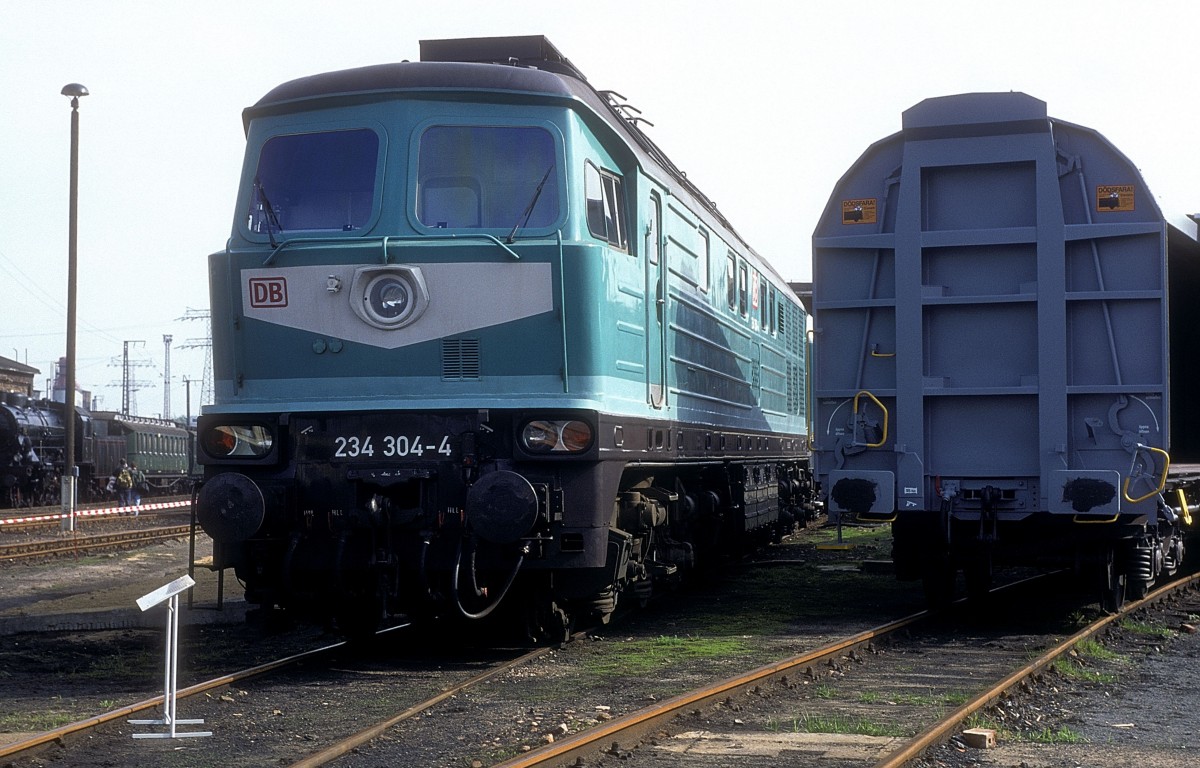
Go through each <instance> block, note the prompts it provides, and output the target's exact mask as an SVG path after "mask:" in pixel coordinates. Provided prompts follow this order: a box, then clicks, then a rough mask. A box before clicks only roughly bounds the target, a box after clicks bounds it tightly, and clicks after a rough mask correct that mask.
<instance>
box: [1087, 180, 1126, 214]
mask: <svg viewBox="0 0 1200 768" xmlns="http://www.w3.org/2000/svg"><path fill="white" fill-rule="evenodd" d="M1096 210H1097V211H1098V212H1100V213H1108V212H1112V211H1132V210H1133V185H1132V184H1101V185H1099V186H1097V187H1096Z"/></svg>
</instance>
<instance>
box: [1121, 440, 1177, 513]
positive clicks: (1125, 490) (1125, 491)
mask: <svg viewBox="0 0 1200 768" xmlns="http://www.w3.org/2000/svg"><path fill="white" fill-rule="evenodd" d="M1141 450H1147V451H1150V452H1151V453H1159V454H1162V457H1163V468H1162V474H1161V475H1159V481H1158V487H1157V488H1155V489H1154V490H1152V491H1150V493H1147V494H1146V495H1145V496H1139V497H1137V498H1136V499H1134V498H1131V497H1130V496H1129V484H1130V483H1131V482H1132V481H1133V471H1134V469H1135V468H1136V467H1137V457H1138V451H1141ZM1170 469H1171V455H1170V454H1169V453H1167V452H1166V451H1164V450H1163V449H1162V448H1155V447H1154V446H1152V445H1142V444H1141V443H1138V444H1137V448H1136V450H1134V452H1133V460H1132V461H1131V462H1130V464H1129V474H1128V475H1127V476H1126V477H1125V483H1124V485H1123V486H1122V488H1121V495H1122V496H1124V497H1125V501H1128V502H1129V503H1130V504H1137V503H1138V502H1141V501H1145V500H1146V499H1148V498H1150V497H1151V496H1157V495H1158V494H1160V493H1162V491H1163V488H1166V487H1167V471H1168V470H1170Z"/></svg>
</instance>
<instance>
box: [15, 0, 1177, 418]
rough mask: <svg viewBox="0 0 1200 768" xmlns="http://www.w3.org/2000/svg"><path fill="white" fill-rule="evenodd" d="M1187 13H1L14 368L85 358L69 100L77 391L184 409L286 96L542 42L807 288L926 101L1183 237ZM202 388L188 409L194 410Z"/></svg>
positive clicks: (395, 2) (559, 3) (857, 7)
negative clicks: (1143, 201)
mask: <svg viewBox="0 0 1200 768" xmlns="http://www.w3.org/2000/svg"><path fill="white" fill-rule="evenodd" d="M1197 8H1200V6H1196V5H1195V4H1194V3H1193V2H1190V1H1189V0H1164V1H1162V2H1152V1H1151V0H1141V1H1138V0H1087V1H1083V0H1008V2H1003V3H983V2H970V1H969V0H966V1H964V0H958V1H957V2H948V1H945V0H858V1H857V2H839V3H832V2H805V1H804V0H793V1H792V2H784V1H783V0H738V1H736V2H730V1H729V0H682V1H679V2H675V1H672V2H654V0H597V1H596V2H591V3H580V2H571V1H570V0H553V1H546V0H525V1H524V2H505V1H503V0H492V1H490V2H485V1H480V0H440V1H439V2H436V3H431V2H428V0H423V1H422V2H413V1H411V0H386V1H378V0H362V1H360V0H342V1H341V2H333V3H331V2H327V1H325V0H253V2H246V1H244V0H236V1H227V0H204V1H203V2H194V3H182V2H180V3H176V2H167V1H154V0H107V1H102V0H90V1H89V0H4V1H3V2H0V356H4V357H9V358H15V359H17V360H20V361H21V362H27V363H28V364H29V365H32V366H34V367H36V368H39V369H40V370H41V371H42V373H41V375H40V376H39V378H38V380H37V386H38V387H39V388H42V387H44V385H45V381H46V380H47V379H48V378H50V377H51V376H52V375H53V371H54V365H53V363H54V361H55V360H56V359H57V358H58V357H59V356H61V355H63V354H65V348H66V319H65V318H66V309H65V306H66V292H67V245H68V243H67V220H68V180H69V157H70V155H69V150H70V112H71V110H70V104H69V100H68V99H67V98H66V97H64V96H62V95H60V91H61V89H62V87H63V86H64V85H66V84H67V83H71V82H79V83H82V84H84V85H85V86H87V88H88V89H89V91H90V92H91V95H89V96H87V97H85V98H83V99H81V103H80V126H81V127H80V197H79V207H80V214H79V286H80V287H79V304H78V313H79V323H78V328H79V337H78V352H77V360H78V363H77V369H78V373H77V378H78V380H79V384H80V386H81V387H83V388H85V389H91V390H92V391H93V392H95V393H96V394H98V395H99V396H100V397H101V401H100V406H101V407H103V408H111V409H117V408H119V407H120V404H121V392H120V387H119V384H120V380H121V368H120V359H121V353H122V342H123V341H125V340H131V341H138V340H140V341H144V342H145V344H144V345H141V346H138V345H134V347H133V351H134V357H135V359H136V360H137V361H138V362H139V363H141V364H142V366H141V367H138V368H136V369H135V370H136V374H137V378H138V380H139V382H141V383H144V384H146V385H147V387H146V388H145V389H142V390H139V391H138V392H137V393H136V395H135V397H136V402H137V406H138V407H137V412H138V413H140V414H142V415H157V414H159V413H161V411H162V405H163V394H162V388H161V387H162V378H163V357H164V354H163V341H162V336H163V334H166V333H170V334H172V335H173V336H174V339H175V343H174V347H173V351H172V355H171V372H172V379H173V382H172V414H173V415H176V416H178V415H181V414H182V413H183V412H184V387H183V385H182V383H180V382H181V380H182V378H183V377H185V376H186V377H188V378H191V379H194V380H198V379H200V378H201V376H202V368H203V354H202V352H200V351H198V350H195V349H193V350H184V349H181V348H180V347H181V345H182V344H184V343H185V342H187V341H188V340H194V339H198V338H201V337H203V336H204V335H205V328H204V327H203V324H202V323H200V322H196V321H192V322H184V321H179V320H178V318H181V317H183V316H184V315H185V313H186V312H187V310H188V309H201V310H203V309H207V308H208V289H207V275H206V262H207V259H206V257H207V255H208V254H209V253H212V252H214V251H219V250H221V249H222V248H223V247H224V245H225V242H226V240H227V238H228V237H229V233H230V230H231V227H232V222H233V197H234V193H235V184H236V183H237V179H238V173H239V169H240V166H241V160H242V149H243V142H244V136H243V133H242V126H241V111H242V109H243V108H244V107H246V106H249V105H251V104H253V103H254V102H255V101H257V100H258V99H259V98H260V97H261V96H262V95H263V94H265V93H266V92H267V91H268V90H270V89H271V88H273V87H274V86H275V85H278V84H279V83H282V82H285V81H287V80H291V79H293V78H297V77H303V76H306V75H310V74H315V73H318V72H323V71H329V70H336V69H344V68H348V67H356V66H363V65H367V64H378V63H385V62H392V61H400V60H403V59H412V60H416V59H418V58H419V56H420V52H419V46H418V43H419V41H420V40H422V39H434V38H448V37H481V36H501V35H526V34H543V35H546V36H547V37H548V38H549V39H550V40H551V42H553V43H554V44H555V46H557V47H558V49H559V50H560V51H562V52H563V54H564V55H566V56H567V57H568V58H570V59H571V60H572V61H573V62H574V63H575V64H576V66H578V67H579V68H580V69H581V70H582V71H583V72H584V74H585V75H587V77H588V79H589V81H590V82H591V83H592V84H593V85H595V86H596V87H597V88H601V89H604V88H608V89H613V90H616V91H618V92H620V93H622V94H624V95H625V96H626V97H627V98H628V100H629V101H630V103H632V104H633V105H634V106H636V107H638V108H639V109H641V110H642V112H643V116H644V117H646V118H647V119H648V120H650V121H651V122H653V123H654V124H655V125H654V127H653V128H649V129H647V132H648V133H649V135H650V136H651V138H653V139H654V141H655V142H656V143H657V144H658V145H659V146H660V147H661V148H662V149H663V150H664V151H665V152H666V153H667V154H668V156H670V157H671V158H672V160H674V161H675V163H676V164H677V165H678V166H679V167H680V168H682V169H684V170H685V171H686V172H687V173H688V177H689V178H690V179H692V180H693V181H695V182H696V183H697V184H698V185H699V186H700V188H701V189H702V190H704V191H705V193H706V194H708V196H709V197H711V198H712V199H713V200H715V201H717V203H718V205H719V206H720V208H721V210H722V211H724V212H725V214H726V216H727V217H728V218H729V219H730V221H731V222H732V223H733V224H734V226H735V227H736V228H737V229H738V231H739V232H740V233H741V234H742V236H743V237H745V238H746V240H747V241H748V242H749V243H750V244H751V245H752V246H754V247H755V249H756V250H758V251H759V253H761V254H762V255H764V256H765V257H767V258H768V259H769V260H770V261H771V262H772V263H773V264H774V265H775V266H776V268H777V269H778V270H779V271H780V272H781V273H782V274H783V275H784V276H785V277H786V278H788V279H791V280H807V279H809V278H810V276H811V268H810V245H809V244H810V238H811V236H812V232H813V229H814V227H815V225H816V218H817V216H818V215H819V213H820V212H821V210H822V208H823V207H824V205H825V202H826V200H827V198H828V197H829V195H830V193H831V192H832V190H833V187H834V185H835V184H836V182H837V180H838V179H839V178H840V177H841V175H842V173H844V172H845V170H846V169H847V168H848V167H849V166H850V164H851V163H853V162H854V160H856V159H857V158H858V157H859V155H861V154H862V152H863V151H864V150H865V149H866V148H867V146H869V145H870V144H871V143H872V142H874V141H876V140H878V139H881V138H884V137H885V136H888V135H890V134H892V133H894V132H895V131H897V130H899V128H900V115H901V112H903V111H904V110H905V109H907V108H909V107H911V106H913V105H914V104H916V103H917V102H919V101H921V100H922V99H924V98H928V97H932V96H945V95H949V94H954V93H964V92H972V91H1009V90H1015V91H1023V92H1025V93H1028V94H1030V95H1032V96H1035V97H1037V98H1039V99H1041V100H1043V101H1045V102H1047V104H1048V107H1049V112H1050V114H1051V115H1052V116H1054V117H1058V118H1061V119H1063V120H1068V121H1070V122H1073V123H1078V124H1081V125H1084V126H1087V127H1089V128H1094V129H1096V130H1098V131H1100V132H1101V133H1102V134H1104V135H1105V136H1106V137H1107V138H1108V139H1109V140H1110V141H1111V142H1113V143H1114V144H1115V145H1116V146H1117V147H1118V148H1119V149H1121V150H1122V151H1123V152H1124V153H1125V154H1126V155H1128V156H1129V157H1130V158H1131V159H1132V160H1133V162H1134V163H1135V164H1136V165H1137V166H1138V167H1139V168H1141V170H1142V172H1143V175H1144V176H1145V178H1146V181H1147V183H1148V185H1149V186H1150V189H1151V192H1152V193H1153V194H1154V196H1155V197H1156V199H1157V200H1158V202H1159V205H1160V206H1161V207H1162V208H1163V210H1164V212H1165V213H1166V214H1167V217H1168V219H1170V220H1171V221H1172V222H1173V223H1175V224H1176V225H1177V226H1180V227H1181V228H1184V229H1185V231H1188V232H1193V231H1194V228H1193V227H1192V225H1191V224H1190V223H1189V222H1188V221H1187V219H1186V218H1185V217H1184V214H1186V213H1190V212H1194V211H1197V210H1200V195H1197V193H1196V191H1195V190H1194V189H1193V185H1194V181H1195V180H1196V179H1198V178H1200V157H1198V153H1197V150H1196V147H1195V145H1194V144H1193V142H1192V141H1191V138H1192V134H1193V131H1194V129H1195V126H1196V125H1197V124H1198V123H1200V119H1198V118H1200V114H1198V113H1200V107H1198V106H1197V103H1198V102H1197V98H1196V93H1195V88H1194V86H1193V84H1192V83H1191V77H1190V76H1191V75H1192V74H1193V72H1194V69H1195V64H1196V57H1195V55H1194V53H1193V51H1194V50H1195V36H1196V29H1197V24H1196V21H1197V16H1198V15H1200V14H1198V12H1197V10H1196V9H1197ZM199 394H200V390H199V386H198V385H193V387H192V411H193V413H195V412H197V411H198V402H199Z"/></svg>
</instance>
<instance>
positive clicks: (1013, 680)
mask: <svg viewBox="0 0 1200 768" xmlns="http://www.w3.org/2000/svg"><path fill="white" fill-rule="evenodd" d="M1198 581H1200V574H1194V575H1192V576H1190V577H1188V578H1186V579H1181V580H1179V581H1175V582H1172V583H1170V584H1166V585H1164V586H1162V587H1159V588H1158V589H1156V590H1154V591H1153V592H1151V593H1150V594H1148V595H1146V596H1145V597H1143V598H1142V599H1141V600H1137V601H1135V602H1132V603H1128V604H1127V605H1126V606H1125V608H1124V609H1123V610H1121V611H1120V612H1118V613H1114V614H1109V615H1107V616H1104V617H1102V618H1101V619H1099V620H1097V621H1095V622H1093V623H1092V624H1089V625H1088V626H1086V627H1084V628H1083V629H1081V630H1080V631H1078V632H1076V633H1075V634H1074V635H1071V636H1070V637H1068V638H1067V639H1066V640H1063V641H1062V642H1061V643H1059V644H1058V645H1056V646H1054V647H1053V648H1051V649H1050V650H1048V651H1046V652H1045V653H1043V654H1042V655H1041V656H1039V657H1038V658H1037V659H1035V660H1033V661H1032V662H1030V663H1029V664H1026V665H1025V666H1024V667H1022V668H1021V669H1018V670H1017V671H1016V672H1013V673H1012V674H1011V675H1009V676H1008V677H1006V678H1004V679H1003V680H1001V681H1000V682H999V683H997V684H996V685H994V686H992V687H991V688H990V689H988V690H986V691H984V692H983V693H981V694H979V695H978V696H976V697H975V698H974V699H972V700H971V701H969V702H967V703H966V704H964V705H963V706H962V707H960V708H958V709H957V710H955V711H954V712H952V713H951V714H949V715H948V716H946V718H945V719H943V720H942V721H941V722H938V723H935V724H934V725H932V726H930V727H929V728H928V729H927V730H925V731H923V732H922V733H920V734H918V735H917V736H916V738H914V739H913V740H912V741H910V742H908V743H907V744H905V745H904V746H903V747H901V748H900V749H897V750H895V751H894V752H892V753H891V754H890V755H888V756H887V757H885V758H883V759H882V760H880V761H879V762H878V763H876V764H875V765H876V768H900V766H903V765H905V764H907V763H908V762H909V761H910V760H913V759H915V758H917V757H918V756H919V755H920V754H921V753H922V752H924V751H925V750H926V749H928V748H929V747H931V746H933V745H934V744H939V743H941V742H943V741H945V740H946V739H948V738H949V736H950V733H951V731H953V730H955V729H956V728H958V726H959V725H960V724H961V723H962V722H963V721H964V720H966V719H967V718H968V717H970V716H971V715H973V714H975V713H976V712H978V711H979V710H981V709H983V708H984V707H986V706H988V705H989V704H992V703H993V702H995V701H997V700H998V699H999V698H1000V697H1001V696H1003V695H1004V693H1005V692H1006V691H1007V690H1009V689H1010V688H1012V687H1013V686H1014V685H1017V684H1018V683H1020V682H1021V681H1022V680H1024V679H1026V678H1028V677H1032V676H1033V675H1036V674H1038V673H1039V672H1041V671H1042V670H1044V669H1045V668H1046V667H1048V666H1050V665H1051V664H1052V663H1054V662H1055V661H1057V660H1058V658H1059V657H1060V656H1062V655H1063V654H1065V653H1067V652H1068V651H1070V650H1071V649H1072V648H1074V647H1075V646H1076V645H1077V644H1078V643H1079V642H1081V641H1083V640H1086V639H1088V638H1089V637H1091V636H1092V635H1094V634H1096V633H1097V632H1099V631H1100V630H1101V629H1104V628H1105V627H1107V626H1108V625H1109V624H1111V623H1112V622H1113V621H1116V620H1117V619H1120V618H1124V617H1125V616H1127V615H1128V614H1129V613H1131V612H1133V611H1136V610H1138V609H1139V608H1144V607H1146V606H1149V605H1151V604H1153V603H1156V602H1158V601H1159V600H1161V599H1162V598H1163V597H1165V596H1167V595H1169V594H1172V593H1174V592H1177V591H1182V590H1183V589H1185V588H1186V587H1189V586H1192V585H1193V584H1195V583H1197V582H1198Z"/></svg>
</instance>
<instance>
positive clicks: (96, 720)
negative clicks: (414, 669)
mask: <svg viewBox="0 0 1200 768" xmlns="http://www.w3.org/2000/svg"><path fill="white" fill-rule="evenodd" d="M345 644H346V643H345V642H340V643H334V644H332V645H326V646H323V647H321V648H316V649H314V650H311V651H304V652H303V653H297V654H293V655H291V656H287V657H285V658H282V659H278V660H276V661H268V662H267V663H265V664H259V665H258V666H255V667H250V668H248V669H244V670H241V671H240V672H233V673H231V674H228V675H222V676H220V677H215V678H213V679H212V680H207V681H205V682H202V683H197V684H195V685H192V686H189V687H187V688H181V689H179V690H178V691H177V692H176V698H177V699H185V698H188V697H191V696H196V695H198V694H201V693H206V692H208V691H211V690H213V689H214V688H220V687H222V686H225V685H232V684H234V683H239V682H242V681H244V680H249V679H250V678H253V677H257V676H259V675H263V674H266V673H268V672H274V671H275V670H277V669H281V668H283V667H286V666H290V665H292V664H296V663H299V662H301V661H308V660H311V659H314V658H317V657H319V656H322V655H325V654H328V653H331V652H333V651H335V650H337V649H338V648H341V647H342V646H344V645H345ZM162 704H163V695H162V694H159V695H157V696H154V697H153V698H149V699H146V700H145V701H139V702H138V703H136V704H129V705H128V706H124V707H120V708H118V709H114V710H111V711H109V712H105V713H104V714H102V715H96V716H94V717H89V718H87V719H86V720H80V721H78V722H75V723H69V724H67V725H63V726H60V727H58V728H55V729H53V730H50V731H46V732H44V733H39V734H37V735H35V736H31V737H30V738H28V739H25V740H23V741H17V742H13V743H12V744H6V745H4V746H0V758H3V757H12V756H14V755H22V754H25V753H27V752H30V751H32V750H34V749H37V748H38V747H41V746H44V745H46V744H49V743H51V742H57V743H60V744H61V743H63V742H64V741H65V740H66V739H68V738H70V737H72V736H78V735H79V734H81V733H84V732H86V731H90V730H93V729H95V728H99V727H100V726H102V725H106V724H108V723H111V722H113V721H116V720H120V719H122V718H127V717H129V716H130V715H135V714H138V713H141V712H145V711H146V710H148V709H152V708H154V707H157V706H161V705H162Z"/></svg>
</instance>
